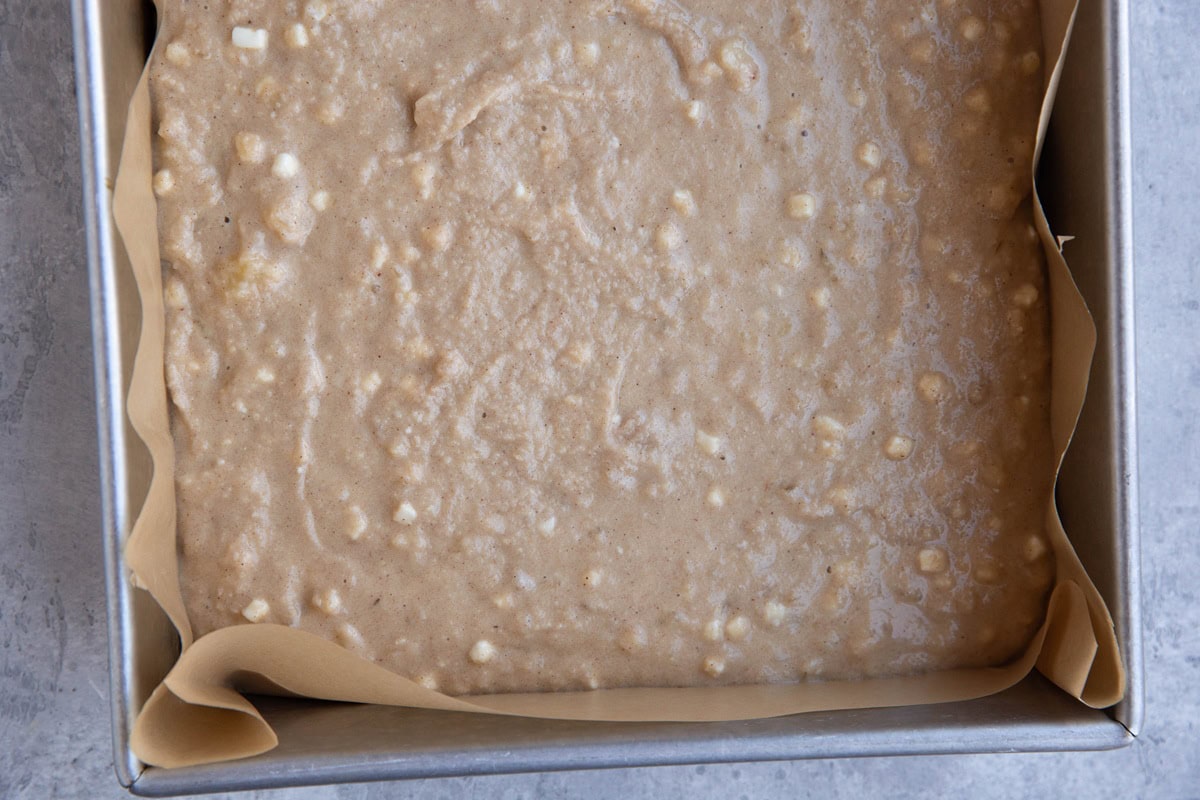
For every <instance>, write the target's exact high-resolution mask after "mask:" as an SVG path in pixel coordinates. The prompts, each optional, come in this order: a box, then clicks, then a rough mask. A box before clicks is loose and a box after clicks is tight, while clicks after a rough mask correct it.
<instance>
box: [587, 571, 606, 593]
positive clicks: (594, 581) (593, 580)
mask: <svg viewBox="0 0 1200 800" xmlns="http://www.w3.org/2000/svg"><path fill="white" fill-rule="evenodd" d="M602 580H604V573H602V572H601V571H600V570H598V569H589V570H588V571H587V572H585V573H583V585H584V586H586V587H587V588H588V589H595V588H596V587H597V586H599V585H600V582H601V581H602Z"/></svg>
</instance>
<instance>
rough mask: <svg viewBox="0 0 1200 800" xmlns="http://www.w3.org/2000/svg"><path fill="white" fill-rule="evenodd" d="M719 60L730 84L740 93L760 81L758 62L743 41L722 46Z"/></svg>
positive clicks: (739, 40) (718, 56)
mask: <svg viewBox="0 0 1200 800" xmlns="http://www.w3.org/2000/svg"><path fill="white" fill-rule="evenodd" d="M717 60H718V61H720V62H721V67H723V68H724V70H725V74H726V75H727V76H728V77H729V82H730V83H731V84H733V87H734V88H735V89H737V90H738V91H743V92H744V91H745V90H747V89H749V88H750V87H751V86H752V85H754V82H755V81H756V80H758V62H756V61H755V60H754V56H752V55H750V51H749V50H747V49H746V43H745V42H743V41H742V40H741V39H731V40H729V41H728V42H725V43H724V44H722V45H721V48H720V50H719V51H718V52H717Z"/></svg>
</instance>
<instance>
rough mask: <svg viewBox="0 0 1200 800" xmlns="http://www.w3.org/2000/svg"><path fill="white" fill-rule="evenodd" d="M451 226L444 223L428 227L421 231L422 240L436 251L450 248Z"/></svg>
mask: <svg viewBox="0 0 1200 800" xmlns="http://www.w3.org/2000/svg"><path fill="white" fill-rule="evenodd" d="M451 235H452V234H451V231H450V226H449V225H447V224H446V223H444V222H439V223H437V224H435V225H428V226H426V227H424V228H422V229H421V239H422V240H423V241H424V242H425V245H426V247H428V248H429V249H430V250H434V251H438V252H440V251H442V250H445V249H446V248H448V247H449V246H450V237H451Z"/></svg>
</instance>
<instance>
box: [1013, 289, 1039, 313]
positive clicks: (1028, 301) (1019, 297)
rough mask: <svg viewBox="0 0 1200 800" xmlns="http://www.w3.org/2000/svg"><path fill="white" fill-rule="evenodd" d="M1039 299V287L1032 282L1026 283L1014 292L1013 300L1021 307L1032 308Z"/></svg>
mask: <svg viewBox="0 0 1200 800" xmlns="http://www.w3.org/2000/svg"><path fill="white" fill-rule="evenodd" d="M1037 299H1038V290H1037V287H1035V286H1034V285H1033V284H1031V283H1026V284H1024V285H1022V286H1021V287H1020V288H1018V289H1017V290H1016V291H1015V292H1013V302H1014V303H1015V304H1016V305H1018V306H1019V307H1021V308H1031V307H1032V306H1033V304H1034V303H1036V302H1037Z"/></svg>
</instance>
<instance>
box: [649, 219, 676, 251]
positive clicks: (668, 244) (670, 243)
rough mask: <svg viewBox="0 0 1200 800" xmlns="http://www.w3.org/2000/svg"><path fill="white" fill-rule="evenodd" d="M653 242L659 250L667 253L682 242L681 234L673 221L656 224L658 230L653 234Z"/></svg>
mask: <svg viewBox="0 0 1200 800" xmlns="http://www.w3.org/2000/svg"><path fill="white" fill-rule="evenodd" d="M654 243H655V245H657V247H658V249H659V252H662V253H669V252H671V251H672V250H676V249H678V248H679V246H680V245H681V244H683V234H682V233H681V232H680V230H679V228H677V227H676V226H675V225H674V223H671V222H664V223H663V224H662V225H659V226H658V230H657V231H656V232H655V234H654Z"/></svg>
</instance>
